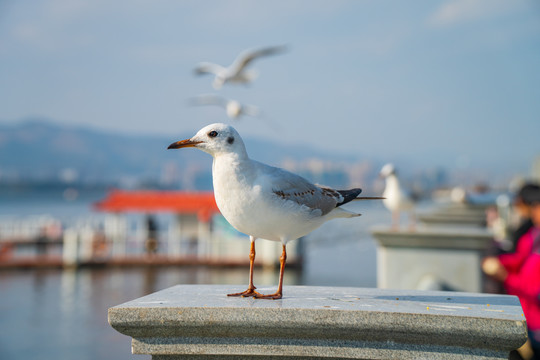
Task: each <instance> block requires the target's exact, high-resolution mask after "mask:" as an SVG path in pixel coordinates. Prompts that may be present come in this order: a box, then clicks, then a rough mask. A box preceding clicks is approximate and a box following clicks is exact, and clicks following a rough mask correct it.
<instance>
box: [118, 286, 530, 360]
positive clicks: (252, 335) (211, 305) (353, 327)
mask: <svg viewBox="0 0 540 360" xmlns="http://www.w3.org/2000/svg"><path fill="white" fill-rule="evenodd" d="M239 290H243V286H217V285H216V286H215V285H178V286H175V287H172V288H169V289H166V290H163V291H159V292H157V293H154V294H151V295H148V296H145V297H142V298H140V299H137V300H133V301H130V302H127V303H125V304H122V305H118V306H116V307H113V308H111V309H109V323H110V324H111V326H112V327H113V328H115V329H116V330H118V331H119V332H121V333H123V334H125V335H128V336H131V337H132V338H133V342H132V351H133V353H134V354H151V355H152V359H154V360H156V359H160V360H165V359H167V360H172V359H229V358H231V359H232V358H234V359H308V358H310V359H312V358H321V359H325V358H328V359H507V358H508V354H509V352H510V351H511V350H513V349H516V348H518V347H520V346H521V345H522V344H523V343H524V342H525V340H526V336H527V335H526V324H525V318H524V317H523V313H522V309H521V307H520V304H519V301H518V299H517V298H516V297H512V296H504V295H487V294H472V293H459V292H428V291H409V290H407V291H405V290H381V289H362V288H331V287H301V286H289V287H285V288H284V295H285V296H284V298H283V299H281V300H274V301H273V300H257V299H253V298H236V297H234V298H233V297H227V296H226V295H225V294H227V293H231V292H236V291H239ZM260 290H261V292H265V291H266V292H268V291H270V290H273V289H260ZM126 351H128V349H126Z"/></svg>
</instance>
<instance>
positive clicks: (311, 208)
mask: <svg viewBox="0 0 540 360" xmlns="http://www.w3.org/2000/svg"><path fill="white" fill-rule="evenodd" d="M186 147H195V148H198V149H200V150H202V151H204V152H207V153H209V154H210V155H212V156H213V158H214V161H213V164H212V178H213V184H214V196H215V199H216V203H217V206H218V208H219V210H220V211H221V213H222V215H223V216H224V217H225V219H227V221H228V222H229V223H230V224H231V225H232V226H233V227H234V228H235V229H237V230H238V231H240V232H243V233H245V234H248V235H249V238H250V240H251V250H250V255H249V261H250V267H249V286H248V288H247V290H246V291H243V292H240V293H235V294H229V296H253V297H255V298H263V299H281V297H282V295H283V272H284V269H285V261H286V259H287V251H286V245H287V243H288V242H289V241H291V240H294V239H297V238H299V237H302V236H304V235H306V234H308V233H310V232H311V231H313V230H315V229H316V228H318V227H319V226H321V225H322V224H323V223H324V222H326V221H328V220H331V219H336V218H351V217H356V216H360V214H357V213H354V212H350V211H347V210H344V209H342V208H341V205H343V204H346V203H348V202H350V201H353V200H367V199H381V198H380V197H370V198H365V197H358V195H359V194H360V193H361V192H362V190H361V189H350V190H334V189H331V188H328V187H322V186H318V185H314V184H312V183H310V182H309V181H307V180H306V179H304V178H302V177H300V176H298V175H295V174H293V173H290V172H288V171H285V170H283V169H280V168H276V167H272V166H269V165H265V164H263V163H260V162H257V161H255V160H251V159H250V158H249V157H248V154H247V152H246V147H245V146H244V142H243V141H242V138H241V137H240V135H239V134H238V132H237V131H236V130H235V129H234V128H233V127H232V126H229V125H226V124H212V125H208V126H206V127H204V128H203V129H201V130H199V132H197V134H195V136H193V137H192V138H191V139H187V140H181V141H177V142H175V143H172V144H171V145H169V147H168V148H169V149H180V148H186ZM258 238H262V239H267V240H272V241H279V242H281V244H282V254H281V257H280V272H279V285H278V289H277V291H276V292H275V293H274V294H269V295H263V294H260V293H259V292H257V291H255V289H256V288H255V286H254V285H253V263H254V260H255V240H256V239H258Z"/></svg>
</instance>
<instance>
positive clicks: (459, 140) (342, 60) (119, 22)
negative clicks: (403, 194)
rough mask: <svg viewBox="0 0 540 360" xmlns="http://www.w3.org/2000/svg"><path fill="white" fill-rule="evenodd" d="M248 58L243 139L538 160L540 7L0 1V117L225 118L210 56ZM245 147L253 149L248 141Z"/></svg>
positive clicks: (510, 162)
mask: <svg viewBox="0 0 540 360" xmlns="http://www.w3.org/2000/svg"><path fill="white" fill-rule="evenodd" d="M279 44H287V45H288V46H289V49H290V50H289V51H288V52H287V53H286V54H283V55H279V56H274V57H271V58H265V59H261V60H260V61H258V62H255V63H254V68H256V69H257V71H258V72H259V74H260V75H259V78H258V79H257V80H256V81H255V83H253V84H252V85H250V86H249V87H244V86H225V88H223V89H222V90H220V91H219V94H221V95H224V96H226V97H229V98H234V99H237V100H239V101H241V102H244V103H248V104H254V105H257V106H258V107H260V108H261V109H262V111H263V112H264V118H263V119H253V118H245V119H243V120H242V121H241V122H238V123H237V125H236V127H237V129H238V130H239V131H240V133H241V134H243V135H244V136H259V137H265V138H270V139H273V140H276V141H278V142H282V143H293V142H296V143H300V144H307V145H311V146H317V147H320V148H322V149H325V150H327V151H333V152H343V153H353V154H358V157H359V158H363V157H365V158H372V157H377V158H378V159H381V160H384V161H394V162H396V163H397V164H398V166H399V165H400V164H402V165H403V166H406V164H408V163H415V164H416V165H420V166H423V165H425V166H437V165H440V166H445V167H449V168H453V167H454V168H455V167H465V168H467V167H469V168H470V169H477V168H482V169H484V168H485V169H490V170H489V171H498V172H508V173H510V172H511V173H514V172H521V173H526V172H527V171H528V170H529V167H530V164H531V162H532V161H533V159H534V158H535V157H536V156H538V155H540V141H539V137H540V71H539V67H540V66H539V64H540V3H539V2H537V1H533V0H441V1H414V2H404V1H376V0H373V1H360V0H358V1H307V0H306V1H266V2H262V1H172V0H171V1H143V0H133V1H103V0H49V1H40V0H36V1H24V2H23V1H9V0H8V1H6V0H3V1H2V0H0V64H2V65H1V67H0V98H1V99H2V103H1V106H0V121H16V120H20V119H24V118H27V117H31V116H42V117H46V118H50V119H53V120H55V121H58V122H61V123H68V124H75V125H88V126H93V127H97V128H102V129H108V130H114V131H119V132H130V133H156V134H169V135H171V137H172V138H175V135H176V134H178V135H180V134H185V133H192V132H193V133H194V132H195V131H196V130H198V129H199V128H201V127H203V126H204V125H206V124H209V123H212V122H227V121H229V120H228V118H227V117H226V116H225V113H224V111H222V110H221V109H220V108H217V107H216V108H214V107H188V106H187V105H186V99H188V98H189V97H192V96H195V95H198V94H202V93H214V92H216V91H215V90H214V89H213V88H212V86H211V81H212V79H211V77H195V76H194V75H193V73H192V70H193V68H194V66H195V65H196V64H197V63H198V62H200V61H212V62H216V63H220V64H224V65H226V64H229V63H230V62H232V60H233V59H234V58H235V57H236V55H237V54H238V53H239V52H240V51H241V50H244V49H247V48H257V47H261V46H267V45H279ZM248 150H249V149H248Z"/></svg>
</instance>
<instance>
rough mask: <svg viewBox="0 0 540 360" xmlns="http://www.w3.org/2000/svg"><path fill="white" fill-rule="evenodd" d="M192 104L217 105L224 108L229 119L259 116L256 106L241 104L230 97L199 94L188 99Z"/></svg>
mask: <svg viewBox="0 0 540 360" xmlns="http://www.w3.org/2000/svg"><path fill="white" fill-rule="evenodd" d="M190 103H191V104H192V105H218V106H221V107H223V108H225V111H226V112H227V116H228V117H229V118H231V119H237V118H239V117H240V116H242V115H248V116H259V114H260V111H259V109H258V108H257V107H256V106H253V105H243V104H241V103H240V102H238V101H236V100H232V99H227V98H225V97H223V96H219V95H214V94H204V95H199V96H197V97H195V98H192V99H191V100H190Z"/></svg>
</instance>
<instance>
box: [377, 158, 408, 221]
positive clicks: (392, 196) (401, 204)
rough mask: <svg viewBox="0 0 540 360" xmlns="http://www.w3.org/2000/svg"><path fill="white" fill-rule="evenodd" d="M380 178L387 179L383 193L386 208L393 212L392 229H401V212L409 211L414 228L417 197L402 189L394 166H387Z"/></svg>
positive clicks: (382, 170) (384, 167)
mask: <svg viewBox="0 0 540 360" xmlns="http://www.w3.org/2000/svg"><path fill="white" fill-rule="evenodd" d="M380 176H381V177H382V178H385V179H386V187H385V189H384V192H383V197H384V198H385V199H384V200H383V204H384V206H386V208H387V209H388V210H390V211H391V212H392V228H393V229H398V228H399V215H400V212H401V211H409V213H410V227H411V228H413V227H414V223H415V220H414V203H415V200H416V196H415V195H414V194H411V193H409V192H407V191H405V190H404V189H402V188H401V186H400V184H399V179H398V177H397V174H396V168H395V167H394V165H393V164H386V165H384V166H383V168H382V169H381V172H380Z"/></svg>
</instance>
